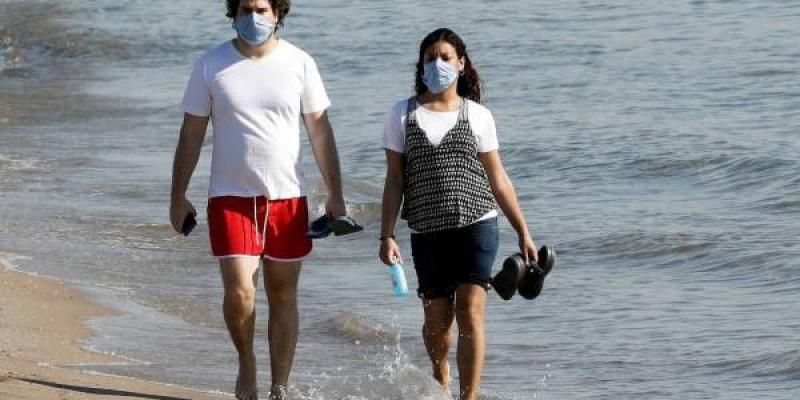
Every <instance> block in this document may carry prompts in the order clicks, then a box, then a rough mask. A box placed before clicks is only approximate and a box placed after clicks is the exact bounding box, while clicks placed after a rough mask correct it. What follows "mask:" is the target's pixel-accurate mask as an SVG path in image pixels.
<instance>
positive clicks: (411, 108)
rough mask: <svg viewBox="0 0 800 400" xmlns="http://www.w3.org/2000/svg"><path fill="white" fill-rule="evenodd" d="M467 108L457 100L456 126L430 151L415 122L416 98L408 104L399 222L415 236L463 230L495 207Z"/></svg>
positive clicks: (423, 135) (426, 139)
mask: <svg viewBox="0 0 800 400" xmlns="http://www.w3.org/2000/svg"><path fill="white" fill-rule="evenodd" d="M466 104H467V101H466V99H461V109H460V110H459V115H458V122H456V125H455V126H454V127H453V128H452V129H450V131H449V132H447V134H446V135H445V137H444V138H443V139H442V142H441V143H440V144H439V145H438V146H434V145H433V144H431V142H430V140H428V137H427V136H426V135H425V131H423V130H422V128H420V127H419V124H418V123H417V119H416V116H415V111H416V108H417V101H416V98H414V97H412V98H410V99H409V100H408V111H407V113H408V115H407V117H406V139H405V140H406V141H405V167H404V181H405V185H404V189H403V211H402V214H401V218H403V219H405V220H406V221H407V222H408V226H409V227H410V228H411V229H413V230H415V231H417V232H434V231H440V230H445V229H453V228H460V227H463V226H467V225H469V224H471V223H473V222H475V221H477V220H478V219H480V218H481V217H483V216H484V215H486V213H488V212H490V211H492V210H494V209H495V208H496V204H495V201H494V196H493V195H492V190H491V187H490V186H489V178H488V177H487V176H486V171H485V170H484V169H483V164H481V162H480V160H479V159H478V143H477V141H476V140H475V135H474V134H473V132H472V128H471V127H470V124H469V119H468V115H467V107H466Z"/></svg>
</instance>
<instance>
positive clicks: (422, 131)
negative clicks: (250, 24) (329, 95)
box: [380, 29, 537, 400]
mask: <svg viewBox="0 0 800 400" xmlns="http://www.w3.org/2000/svg"><path fill="white" fill-rule="evenodd" d="M480 103H481V87H480V78H479V77H478V72H477V71H476V70H475V67H474V66H473V65H472V62H471V61H470V58H469V55H468V54H467V49H466V46H465V45H464V42H463V41H462V40H461V38H459V37H458V35H456V34H455V33H454V32H453V31H451V30H449V29H438V30H436V31H434V32H432V33H430V34H429V35H428V36H426V37H425V39H424V40H423V41H422V44H421V45H420V50H419V59H418V62H417V71H416V96H415V97H412V98H411V99H408V100H402V101H400V102H398V103H397V104H396V105H395V106H394V107H393V108H392V110H391V111H390V112H389V113H388V114H387V117H386V122H385V127H384V148H385V149H386V160H387V167H388V168H387V174H386V183H385V186H384V192H383V210H382V224H381V246H380V258H381V261H383V262H384V263H385V264H387V265H391V264H394V263H400V262H402V257H401V255H400V248H399V247H398V245H397V242H396V241H395V237H394V228H395V222H396V219H397V214H398V212H399V211H400V206H401V203H402V205H403V208H402V215H401V217H402V218H403V219H405V220H406V221H407V222H408V226H409V227H410V228H411V230H412V231H413V233H412V234H411V249H412V255H413V259H414V268H415V270H416V273H417V277H418V281H419V288H418V290H417V292H418V294H419V297H420V298H421V299H422V304H423V308H424V312H425V323H424V326H423V328H422V335H423V339H424V341H425V348H426V349H427V351H428V355H429V356H430V359H431V362H432V364H433V377H434V378H435V379H436V380H437V381H439V382H440V383H441V384H442V386H443V387H444V389H445V390H446V391H448V392H449V365H448V361H447V353H448V350H449V347H450V327H451V325H452V323H453V319H455V320H456V321H457V324H458V330H459V335H458V352H457V353H458V355H457V362H458V370H459V376H460V385H459V386H460V398H461V399H465V400H473V399H477V396H478V390H479V384H480V377H481V372H482V370H483V360H484V349H485V340H484V329H483V321H484V310H485V303H486V292H487V290H488V288H489V285H490V282H491V272H492V264H493V263H494V259H495V256H496V254H497V245H498V231H497V211H496V206H497V205H499V206H500V208H501V209H502V210H503V212H504V213H505V215H506V216H507V217H508V219H509V221H510V222H511V225H512V226H513V227H514V229H515V230H516V231H517V234H518V236H519V247H520V250H521V252H522V254H523V257H524V258H525V261H526V262H527V261H528V259H531V260H536V258H537V249H536V244H535V243H534V242H533V240H532V239H531V235H530V233H529V232H528V228H527V226H526V223H525V218H524V217H523V215H522V212H521V210H520V207H519V203H518V202H517V196H516V193H515V191H514V188H513V186H512V185H511V181H510V180H509V178H508V175H506V172H505V169H504V168H503V164H502V162H501V160H500V155H499V154H498V151H497V150H498V142H497V135H496V130H495V125H494V119H493V118H492V114H491V112H490V111H489V110H488V109H486V108H485V107H483V106H482V105H481V104H480Z"/></svg>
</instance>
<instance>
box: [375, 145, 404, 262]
mask: <svg viewBox="0 0 800 400" xmlns="http://www.w3.org/2000/svg"><path fill="white" fill-rule="evenodd" d="M404 162H405V155H404V154H403V153H398V152H396V151H392V150H388V149H387V150H386V182H385V183H384V186H383V205H382V207H381V248H380V253H379V256H380V258H381V261H383V263H384V264H386V265H392V264H395V263H402V262H403V259H402V257H401V256H400V247H399V246H398V245H397V242H396V241H395V239H394V227H395V223H396V222H397V214H398V213H399V212H400V204H402V202H403V164H404Z"/></svg>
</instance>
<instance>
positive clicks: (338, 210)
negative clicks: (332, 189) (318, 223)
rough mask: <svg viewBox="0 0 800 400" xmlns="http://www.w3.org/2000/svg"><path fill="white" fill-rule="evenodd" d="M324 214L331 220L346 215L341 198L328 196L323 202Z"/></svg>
mask: <svg viewBox="0 0 800 400" xmlns="http://www.w3.org/2000/svg"><path fill="white" fill-rule="evenodd" d="M325 214H327V215H328V217H330V218H331V219H333V218H336V217H341V216H343V215H347V207H345V205H344V199H343V198H342V196H332V195H328V200H327V201H325Z"/></svg>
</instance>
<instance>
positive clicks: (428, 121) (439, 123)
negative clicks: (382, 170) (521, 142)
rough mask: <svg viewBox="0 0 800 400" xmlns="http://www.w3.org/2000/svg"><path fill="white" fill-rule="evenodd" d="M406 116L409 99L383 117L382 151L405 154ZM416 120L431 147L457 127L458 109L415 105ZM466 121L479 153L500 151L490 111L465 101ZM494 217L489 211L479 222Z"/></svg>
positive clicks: (494, 214) (398, 103) (493, 211)
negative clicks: (444, 109)
mask: <svg viewBox="0 0 800 400" xmlns="http://www.w3.org/2000/svg"><path fill="white" fill-rule="evenodd" d="M407 116H408V99H406V100H401V101H398V102H397V103H395V105H394V106H393V107H392V109H391V110H390V111H389V112H388V113H387V114H386V118H385V120H384V123H383V147H384V148H385V149H388V150H392V151H395V152H398V153H405V149H406V119H407ZM416 117H417V124H419V127H420V128H421V129H422V130H423V131H424V132H425V136H426V137H427V138H428V140H429V141H430V142H431V144H433V145H434V146H438V145H439V144H440V143H441V142H442V139H443V138H444V137H445V135H447V132H449V131H450V130H451V129H453V127H455V126H456V122H458V110H456V111H444V112H440V111H431V110H428V109H427V108H425V107H423V106H422V105H421V104H419V103H417V109H416ZM467 119H468V120H469V126H470V127H471V128H472V133H473V134H474V135H475V139H476V140H477V142H478V152H480V153H489V152H492V151H495V150H498V149H499V148H500V145H499V143H498V141H497V127H496V126H495V123H494V117H493V116H492V112H491V111H489V109H488V108H486V107H484V106H483V105H481V104H478V103H476V102H474V101H472V100H467ZM497 215H498V214H497V210H492V211H490V212H489V213H487V214H486V215H484V216H482V217H481V218H479V219H478V221H483V220H485V219H489V218H494V217H496V216H497ZM476 222H477V221H476Z"/></svg>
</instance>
